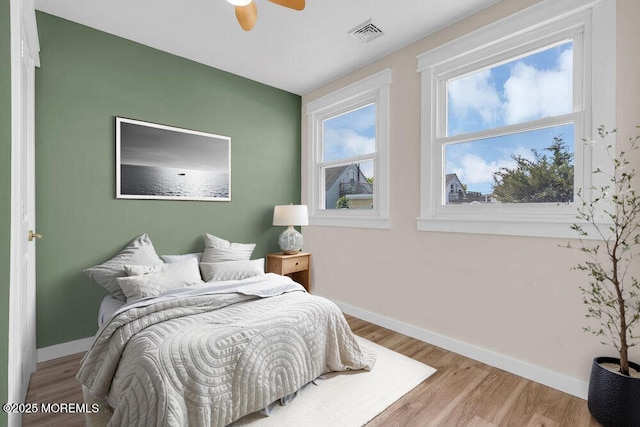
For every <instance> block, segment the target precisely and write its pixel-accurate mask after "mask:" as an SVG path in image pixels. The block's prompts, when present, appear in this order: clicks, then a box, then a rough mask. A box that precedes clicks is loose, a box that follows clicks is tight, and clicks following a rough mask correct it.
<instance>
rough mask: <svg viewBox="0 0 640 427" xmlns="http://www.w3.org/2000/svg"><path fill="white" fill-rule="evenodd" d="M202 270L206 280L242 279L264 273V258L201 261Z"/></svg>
mask: <svg viewBox="0 0 640 427" xmlns="http://www.w3.org/2000/svg"><path fill="white" fill-rule="evenodd" d="M200 272H201V273H202V278H203V279H204V280H205V281H206V282H210V281H220V280H242V279H246V278H248V277H253V276H260V275H262V274H264V258H260V259H254V260H251V261H226V262H201V263H200Z"/></svg>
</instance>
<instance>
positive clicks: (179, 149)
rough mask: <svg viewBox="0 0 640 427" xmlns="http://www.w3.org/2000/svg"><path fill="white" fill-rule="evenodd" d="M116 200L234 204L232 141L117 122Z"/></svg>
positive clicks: (201, 133)
mask: <svg viewBox="0 0 640 427" xmlns="http://www.w3.org/2000/svg"><path fill="white" fill-rule="evenodd" d="M116 198H118V199H164V200H204V201H230V200H231V138H230V137H228V136H221V135H215V134H212V133H205V132H198V131H194V130H187V129H180V128H175V127H171V126H164V125H159V124H156V123H148V122H143V121H140V120H132V119H126V118H122V117H116Z"/></svg>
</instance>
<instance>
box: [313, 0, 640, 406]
mask: <svg viewBox="0 0 640 427" xmlns="http://www.w3.org/2000/svg"><path fill="white" fill-rule="evenodd" d="M534 3H536V1H535V0H507V1H503V2H501V3H498V4H497V5H495V6H493V7H491V8H489V9H487V10H485V11H483V12H481V13H478V14H476V15H474V16H472V17H470V18H468V19H466V20H463V21H461V22H459V23H456V24H454V25H452V26H450V27H448V28H445V29H443V30H441V31H439V32H437V33H435V34H433V35H431V36H428V37H426V38H424V39H422V40H420V41H417V42H416V43H414V44H412V45H410V46H407V47H406V48H404V49H401V50H400V51H397V52H395V53H393V54H391V55H389V56H387V57H385V58H383V59H380V60H379V61H376V62H375V63H372V64H370V65H368V66H366V67H364V68H362V69H359V70H357V71H356V72H353V73H351V74H349V75H347V76H345V77H343V78H340V79H339V80H337V81H334V82H332V83H330V84H328V85H326V86H323V87H321V88H318V89H317V90H314V91H312V92H310V93H307V94H305V95H304V96H303V98H302V101H303V105H304V104H305V103H307V102H310V101H312V100H315V99H317V98H319V97H321V96H323V95H326V94H328V93H330V92H332V91H334V90H336V89H339V88H341V87H344V86H346V85H348V84H351V83H353V82H355V81H358V80H359V79H362V78H364V77H366V76H369V75H372V74H374V73H376V72H378V71H380V70H382V69H384V68H390V69H391V70H392V72H393V83H392V85H391V140H390V141H391V142H390V149H391V153H390V167H391V184H390V185H391V192H390V194H391V228H390V229H388V230H371V229H353V228H332V227H320V226H309V227H304V228H303V234H304V237H305V248H304V249H305V250H307V251H309V252H312V253H313V263H314V264H313V270H312V271H313V277H312V280H313V287H314V289H315V291H316V292H317V293H318V294H320V295H323V296H326V297H329V298H331V299H333V300H334V301H338V302H341V303H343V304H344V305H343V307H347V311H349V310H351V311H352V312H354V313H359V314H360V315H362V316H369V317H370V318H373V319H375V320H377V321H382V322H383V323H385V324H387V325H393V326H395V327H400V328H405V330H407V331H412V332H416V331H417V332H418V333H419V334H421V335H422V336H428V337H432V338H433V339H434V340H439V341H440V342H445V343H447V344H448V345H452V346H453V347H456V346H459V347H461V348H465V349H467V350H473V351H475V350H479V351H478V352H477V354H482V355H484V356H489V359H491V358H494V356H497V357H495V358H494V360H498V359H499V361H500V362H501V363H502V364H503V365H508V364H509V363H511V361H515V364H516V365H517V366H518V368H519V369H520V368H523V367H524V368H525V370H526V371H528V372H530V373H533V374H535V375H537V378H538V379H540V376H544V375H547V374H551V377H553V378H551V379H552V380H553V381H555V380H558V381H559V382H560V383H563V384H565V385H567V384H569V388H570V387H574V388H575V386H577V388H578V390H574V391H576V392H577V393H578V394H582V393H584V392H586V389H585V388H584V384H585V383H586V381H587V380H588V375H589V371H590V363H591V359H592V358H593V357H595V356H598V355H605V354H610V353H611V351H610V350H609V349H607V348H606V347H604V346H602V345H600V344H599V340H598V339H596V338H594V337H592V336H591V335H588V334H586V333H584V332H583V331H582V326H583V322H584V314H585V308H584V306H583V304H582V298H581V295H580V292H579V290H578V286H579V285H580V284H581V283H584V276H582V275H581V274H580V273H578V272H575V271H570V267H571V266H573V265H575V264H576V263H577V262H578V261H579V260H580V259H581V256H580V254H579V253H578V251H570V250H568V249H563V248H560V247H559V246H558V245H559V244H566V243H567V242H566V241H564V240H559V239H548V238H527V237H513V236H497V235H479V234H478V235H473V234H460V233H436V232H422V231H417V229H416V217H418V216H419V212H420V206H419V184H420V163H419V159H420V80H419V74H418V73H417V72H416V68H417V61H416V56H417V55H419V54H421V53H423V52H425V51H427V50H429V49H431V48H434V47H436V46H439V45H441V44H443V43H445V42H447V41H450V40H452V39H454V38H457V37H459V36H461V35H463V34H466V33H468V32H470V31H472V30H474V29H477V28H480V27H482V26H484V25H486V24H489V23H491V22H495V21H496V20H498V19H500V18H503V17H506V16H508V15H510V14H512V13H514V12H516V11H518V10H520V9H522V8H525V7H527V6H529V5H532V4H534ZM639 18H640V11H639V6H638V2H635V1H628V0H619V1H618V24H619V26H618V31H619V42H618V64H617V65H618V75H617V78H618V91H617V97H618V101H617V103H618V104H617V105H618V113H617V114H618V119H617V124H609V126H610V127H613V126H617V127H619V128H620V129H622V130H625V132H623V134H622V135H623V138H620V139H621V141H623V142H624V141H627V139H628V135H630V132H632V130H633V129H632V128H633V126H634V125H636V124H640V105H639V101H638V99H640V96H639V95H640V90H639V86H638V77H637V70H638V68H639V67H640V64H639V63H638V55H637V44H635V43H637V40H640V29H639V27H638V26H637V21H638V19H639ZM634 44H635V45H634ZM302 135H303V162H302V168H303V170H302V176H303V184H302V190H303V200H306V185H307V183H306V176H307V175H306V169H307V168H306V165H307V155H308V151H307V147H309V144H310V142H309V141H306V135H307V134H306V121H303V133H302ZM622 145H624V143H623V144H622ZM635 159H636V162H635V164H636V165H638V164H640V162H638V161H637V160H638V156H637V155H636V157H635ZM354 266H357V267H354ZM636 270H637V268H636ZM639 351H640V350H639V349H637V348H636V349H634V350H633V351H632V355H631V357H632V359H633V360H636V361H638V360H640V353H639ZM585 395H586V394H585Z"/></svg>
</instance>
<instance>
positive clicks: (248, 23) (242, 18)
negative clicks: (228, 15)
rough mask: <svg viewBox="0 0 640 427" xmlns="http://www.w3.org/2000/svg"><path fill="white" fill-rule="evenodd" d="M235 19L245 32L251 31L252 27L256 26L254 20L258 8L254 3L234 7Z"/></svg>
mask: <svg viewBox="0 0 640 427" xmlns="http://www.w3.org/2000/svg"><path fill="white" fill-rule="evenodd" d="M235 8H236V18H238V23H239V24H240V26H241V27H242V29H243V30H245V31H251V29H252V28H253V26H254V25H256V19H257V18H258V8H257V7H256V4H255V3H254V2H251V3H249V4H248V5H246V6H236V7H235Z"/></svg>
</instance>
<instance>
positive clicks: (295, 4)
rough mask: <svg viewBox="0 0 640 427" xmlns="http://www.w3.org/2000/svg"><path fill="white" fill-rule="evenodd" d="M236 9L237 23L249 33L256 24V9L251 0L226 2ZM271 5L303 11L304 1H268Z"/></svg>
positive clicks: (229, 0) (230, 0)
mask: <svg viewBox="0 0 640 427" xmlns="http://www.w3.org/2000/svg"><path fill="white" fill-rule="evenodd" d="M227 1H228V2H229V3H231V4H232V5H234V6H235V8H236V18H238V23H240V26H241V27H242V29H243V30H245V31H250V30H251V29H252V28H253V26H254V25H255V24H256V18H258V8H257V7H256V4H255V3H254V2H253V0H227ZM269 1H270V2H271V3H275V4H277V5H280V6H284V7H288V8H289V9H295V10H302V9H304V2H305V0H269Z"/></svg>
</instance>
